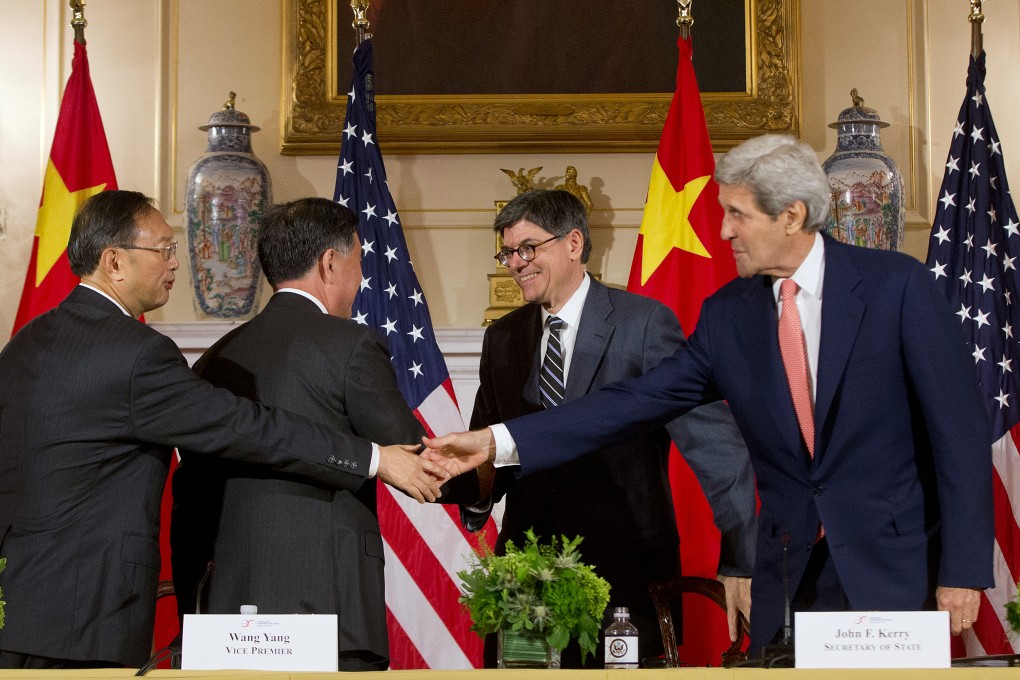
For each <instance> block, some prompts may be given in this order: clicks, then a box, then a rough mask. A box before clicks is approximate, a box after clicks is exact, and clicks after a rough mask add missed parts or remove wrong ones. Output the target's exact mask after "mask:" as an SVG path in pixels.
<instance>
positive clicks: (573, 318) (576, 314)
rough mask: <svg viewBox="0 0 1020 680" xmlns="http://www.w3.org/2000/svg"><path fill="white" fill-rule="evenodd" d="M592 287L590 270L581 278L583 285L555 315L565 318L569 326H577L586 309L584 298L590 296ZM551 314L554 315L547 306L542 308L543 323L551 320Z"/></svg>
mask: <svg viewBox="0 0 1020 680" xmlns="http://www.w3.org/2000/svg"><path fill="white" fill-rule="evenodd" d="M589 288H591V279H590V278H589V276H588V272H585V273H584V278H583V279H581V285H580V286H578V287H577V290H575V291H574V294H573V295H571V296H570V299H569V300H567V302H566V304H565V305H563V306H562V307H561V308H560V311H558V312H556V314H555V316H556V317H558V318H560V319H563V322H564V323H565V324H566V325H567V327H568V328H576V327H577V322H578V321H579V320H580V318H581V311H582V310H583V309H584V300H585V298H587V297H588V289H589ZM550 316H554V315H553V314H550V313H549V312H547V311H546V309H545V307H543V308H542V325H543V326H544V325H545V322H546V321H548V320H549V317H550Z"/></svg>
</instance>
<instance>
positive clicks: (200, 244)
mask: <svg viewBox="0 0 1020 680" xmlns="http://www.w3.org/2000/svg"><path fill="white" fill-rule="evenodd" d="M235 97H236V95H235V94H234V93H233V92H231V93H230V98H229V99H228V100H227V102H226V103H225V104H224V105H223V108H222V109H221V110H219V111H217V112H216V113H214V114H212V116H210V118H209V124H208V125H203V126H201V127H199V128H198V129H199V130H202V131H208V133H209V145H208V146H207V147H206V150H205V153H204V154H202V156H201V157H200V158H199V159H198V160H197V161H195V164H194V165H193V166H191V173H190V174H189V176H188V188H187V193H186V205H187V215H188V227H187V228H188V234H187V235H188V257H189V260H190V262H191V280H192V288H193V290H194V291H195V306H196V310H197V311H198V313H199V315H200V316H202V317H203V318H211V319H246V318H249V317H251V316H253V315H254V314H255V313H256V312H258V302H259V291H260V288H261V282H262V267H261V266H260V265H259V259H258V253H257V251H256V242H257V238H258V225H259V220H260V219H261V218H262V215H263V214H264V213H265V211H266V209H267V208H269V206H270V205H271V204H272V200H273V199H272V187H271V184H270V181H269V173H268V171H267V170H266V166H265V165H263V164H262V161H260V160H259V159H258V158H256V157H255V154H253V153H252V151H251V133H253V132H257V131H258V130H259V128H258V127H257V126H255V125H252V124H251V121H250V120H249V118H248V116H246V115H245V114H244V113H242V112H240V111H237V110H235V109H234V100H235Z"/></svg>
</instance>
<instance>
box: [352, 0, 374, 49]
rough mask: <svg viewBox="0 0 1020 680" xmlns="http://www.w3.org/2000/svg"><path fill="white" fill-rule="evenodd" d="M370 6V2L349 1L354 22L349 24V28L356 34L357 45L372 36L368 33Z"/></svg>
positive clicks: (369, 0)
mask: <svg viewBox="0 0 1020 680" xmlns="http://www.w3.org/2000/svg"><path fill="white" fill-rule="evenodd" d="M370 4H372V0H351V10H353V11H354V21H352V22H351V26H353V27H354V30H355V31H357V32H358V44H359V45H360V44H361V43H363V42H365V40H367V39H368V38H371V37H372V35H371V34H370V33H368V17H367V16H366V12H368V6H369V5H370Z"/></svg>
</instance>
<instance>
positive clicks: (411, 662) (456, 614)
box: [378, 378, 496, 670]
mask: <svg viewBox="0 0 1020 680" xmlns="http://www.w3.org/2000/svg"><path fill="white" fill-rule="evenodd" d="M415 415H416V416H418V419H419V420H420V421H421V422H422V424H423V425H424V426H425V429H426V430H427V431H428V433H429V434H430V435H435V434H440V435H442V434H446V433H448V432H455V431H459V430H463V429H464V421H463V419H462V418H461V415H460V411H459V409H458V408H457V403H456V400H455V399H454V397H453V389H452V385H451V383H450V380H449V378H447V379H446V380H445V381H444V382H443V384H442V385H441V386H440V387H439V388H437V389H436V390H435V391H433V392H432V393H431V394H430V395H429V396H428V397H426V399H425V401H423V402H422V403H421V405H420V406H419V407H418V409H417V410H416V411H415ZM378 499H379V500H378V503H379V524H380V527H381V528H382V535H383V543H384V548H385V553H386V571H385V575H386V610H387V623H388V628H389V633H390V667H391V669H393V670H404V669H411V668H433V669H436V668H438V669H466V668H480V667H481V665H482V640H481V638H480V637H479V636H478V634H477V633H473V632H471V630H470V626H471V620H470V618H469V617H468V615H467V613H466V612H465V611H464V609H463V608H462V607H461V605H460V603H459V602H458V601H457V598H458V597H459V596H460V579H459V578H458V577H457V572H458V571H463V570H464V569H467V568H468V567H469V564H468V559H469V556H470V555H471V554H472V553H473V552H474V550H475V549H476V548H477V546H478V541H479V539H480V538H481V536H482V535H485V536H486V537H487V538H486V540H487V541H488V544H489V545H493V544H494V540H495V535H496V532H495V527H494V526H493V524H492V521H491V520H490V521H489V523H488V525H487V526H486V528H485V530H484V531H483V532H480V533H479V534H469V533H467V532H466V531H464V530H463V529H462V528H461V525H460V519H459V517H458V510H457V507H456V506H448V505H438V504H420V503H417V502H416V501H414V500H413V499H411V498H408V497H407V496H405V495H404V494H402V493H401V492H399V491H396V490H395V489H393V488H391V487H389V486H387V485H385V484H382V483H379V494H378Z"/></svg>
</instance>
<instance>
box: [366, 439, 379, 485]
mask: <svg viewBox="0 0 1020 680" xmlns="http://www.w3.org/2000/svg"><path fill="white" fill-rule="evenodd" d="M377 472H379V445H378V444H376V443H375V442H372V462H370V463H369V464H368V477H369V479H371V478H372V477H375V475H376V473H377Z"/></svg>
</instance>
